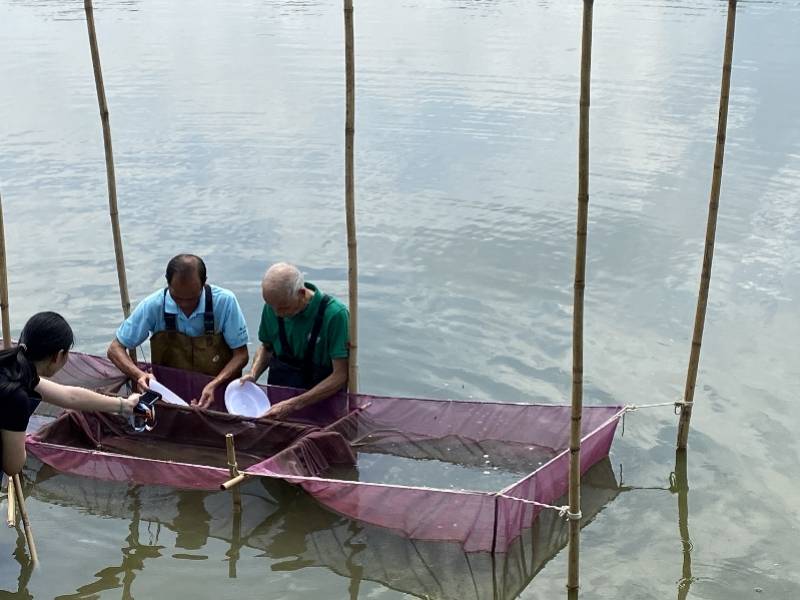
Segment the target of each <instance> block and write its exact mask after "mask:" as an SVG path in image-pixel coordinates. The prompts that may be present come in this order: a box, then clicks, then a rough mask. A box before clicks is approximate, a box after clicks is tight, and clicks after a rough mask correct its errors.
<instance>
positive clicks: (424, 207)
mask: <svg viewBox="0 0 800 600" xmlns="http://www.w3.org/2000/svg"><path fill="white" fill-rule="evenodd" d="M97 4H98V5H97V7H96V20H97V26H98V37H99V43H100V49H101V55H102V60H103V68H104V71H105V81H106V91H107V95H108V101H109V106H110V110H111V125H112V132H113V140H114V151H115V157H116V165H117V178H118V189H119V202H120V218H121V225H122V231H123V236H124V242H125V252H126V262H127V265H128V281H129V286H130V293H131V297H132V298H133V299H134V301H135V300H137V299H140V298H142V297H144V296H145V295H146V294H148V293H150V292H151V291H152V290H153V289H155V288H156V287H159V286H161V285H162V284H163V279H162V277H163V269H164V267H165V265H166V262H167V260H168V259H169V257H170V256H172V255H173V254H175V253H177V252H187V251H189V252H195V253H198V254H201V255H203V256H204V257H205V258H206V261H207V263H208V267H209V275H210V278H211V280H212V281H213V282H215V283H217V284H220V285H224V286H226V287H229V288H231V289H232V290H234V291H235V292H236V294H237V295H238V297H239V299H240V302H241V304H242V307H243V309H244V311H245V314H246V316H247V319H248V323H249V326H250V328H251V339H252V340H255V332H256V329H257V325H258V316H259V313H260V297H259V290H258V282H259V279H260V276H261V274H262V273H263V270H264V269H265V268H266V267H267V266H268V264H269V263H270V262H272V261H276V260H289V261H293V262H295V263H297V264H299V265H300V266H301V268H302V269H303V270H304V271H305V272H306V273H307V275H308V278H309V279H310V280H311V281H313V282H315V283H317V284H319V285H320V286H321V287H322V288H323V289H324V290H325V291H327V292H329V293H332V294H335V295H338V296H339V297H341V298H346V292H347V268H346V245H345V226H344V210H343V187H344V181H343V162H344V157H343V146H344V145H343V132H344V123H343V119H344V72H343V52H342V46H343V31H342V29H343V25H342V13H341V5H340V4H339V3H337V2H334V1H332V0H308V1H302V2H301V1H284V2H270V3H263V2H255V1H252V0H243V1H241V2H236V3H228V4H223V3H214V2H209V1H207V0H200V1H198V2H195V3H192V6H191V9H189V7H184V6H182V5H180V4H179V3H174V2H167V1H166V0H142V1H137V0H127V1H108V2H98V3H97ZM580 8H581V7H580V3H578V2H573V3H564V2H549V1H546V0H545V1H541V2H536V3H533V2H522V1H519V0H506V1H500V0H493V1H485V2H477V1H469V0H426V1H424V2H422V1H420V0H404V1H402V2H359V3H357V4H356V12H355V27H356V35H355V42H356V60H357V85H358V97H357V122H356V195H357V203H358V231H359V253H360V254H359V255H360V292H361V304H360V310H361V312H360V316H361V323H360V325H361V339H360V348H361V352H360V373H361V381H360V386H361V389H363V390H365V391H369V392H372V393H376V394H396V395H403V396H421V397H434V398H454V399H470V398H472V399H484V400H505V401H516V402H549V403H565V402H568V400H569V393H570V372H571V350H570V348H571V333H570V332H571V306H572V291H571V286H572V273H573V260H574V259H573V246H574V229H575V224H574V222H575V196H576V157H577V122H578V119H577V116H578V113H577V99H578V84H579V81H578V62H579V54H580V48H579V46H580ZM725 10H726V9H725V4H724V3H722V2H710V1H708V2H696V1H684V2H664V1H662V0H654V1H652V2H646V3H642V2H635V1H633V0H626V1H622V0H610V1H608V2H597V3H595V30H594V56H593V65H592V66H593V95H592V113H591V126H592V129H591V151H592V155H591V184H590V186H591V189H590V193H591V201H590V228H589V248H588V271H587V273H588V280H587V291H586V330H585V335H586V348H585V386H586V388H585V401H586V403H587V404H607V403H636V404H642V403H657V402H669V401H672V400H675V399H677V398H679V397H680V396H681V394H682V390H683V382H684V379H685V371H686V363H687V360H688V354H689V342H690V336H691V328H692V323H693V318H694V307H695V302H696V293H697V287H698V279H699V271H700V262H701V258H702V253H703V235H704V232H705V220H706V211H707V199H708V188H709V183H710V178H711V166H712V160H713V150H714V140H715V135H716V133H715V128H716V115H717V107H718V94H719V91H718V90H719V79H720V63H721V55H722V40H723V34H724V27H725ZM798 31H800V7H798V5H797V3H796V2H792V1H784V2H741V3H740V4H739V17H738V21H737V30H736V48H735V51H734V66H733V80H732V89H731V105H730V115H729V127H728V145H727V151H726V157H725V171H724V180H723V188H722V199H721V207H720V216H719V224H718V231H717V246H716V255H715V262H714V271H713V280H712V285H711V295H710V302H709V310H708V318H707V321H706V335H705V338H704V344H703V354H702V359H701V364H700V373H699V377H698V387H697V393H696V401H697V405H696V408H695V411H694V418H693V430H692V433H691V439H690V444H691V449H690V453H689V456H688V466H687V469H686V475H687V478H686V479H687V482H686V483H687V484H688V488H687V486H677V485H671V483H670V482H671V481H672V483H673V484H674V482H675V481H676V479H677V478H676V477H672V478H671V477H670V476H671V474H672V473H673V471H674V472H676V473H680V472H681V469H680V468H678V467H679V465H678V466H676V464H675V454H674V450H673V448H674V439H675V433H676V431H675V430H676V418H675V416H674V415H673V414H672V412H671V410H670V409H669V408H662V409H651V410H648V411H641V412H639V413H635V414H633V415H631V416H629V417H628V419H627V423H626V431H625V435H624V437H619V436H618V438H617V440H616V441H615V443H614V446H613V448H612V462H613V465H614V469H615V470H617V472H618V471H619V465H622V467H623V469H622V472H623V475H622V484H623V485H625V486H628V489H629V491H627V492H625V493H621V492H614V493H613V494H612V493H609V494H607V495H606V496H603V497H602V498H603V501H602V502H600V506H601V507H602V510H601V511H600V512H599V514H597V516H596V517H595V518H594V520H593V521H592V522H591V523H590V524H589V525H588V526H587V527H586V528H584V530H583V538H582V583H583V595H584V597H587V598H607V599H617V598H636V599H638V598H659V599H660V598H669V597H678V598H687V597H688V598H705V599H712V600H723V599H724V600H730V599H733V600H736V599H739V598H752V597H754V596H755V595H757V594H759V592H758V591H757V590H761V594H760V595H759V597H761V596H763V597H765V598H767V597H769V598H795V597H800V576H798V573H800V558H798V553H797V551H796V550H797V539H798V533H799V532H798V522H800V512H798V508H797V504H796V502H795V498H796V497H797V496H798V495H799V494H800V483H798V480H797V477H796V476H795V475H794V473H795V472H796V470H797V464H798V463H799V462H800V443H799V442H798V438H797V436H796V435H795V433H794V432H795V430H796V429H797V425H798V422H799V420H800V409H798V404H797V402H796V399H797V397H798V396H799V395H800V367H799V366H798V364H799V363H798V361H797V339H799V338H800V318H798V314H800V276H799V275H800V233H798V232H799V231H800V229H798V227H797V222H798V216H800V208H798V206H800V205H798V200H797V194H798V189H800V113H799V112H798V111H797V96H798V85H797V82H796V74H797V72H798V68H800V41H798V40H800V36H798V35H797V32H798ZM0 89H2V93H0V117H2V118H0V193H2V195H3V208H4V210H5V223H6V235H7V245H8V264H9V288H10V295H11V316H12V328H13V330H14V332H15V333H17V332H18V331H19V329H20V328H21V326H22V324H23V323H24V321H25V319H26V318H27V317H28V316H30V315H31V314H32V313H34V312H36V311H38V310H46V309H56V310H59V311H60V312H62V313H63V314H64V315H65V316H66V317H67V318H68V320H69V321H70V322H71V323H72V324H73V326H74V328H75V330H76V332H77V335H78V347H79V348H80V349H81V350H85V351H90V352H104V350H105V347H106V346H107V344H108V342H109V340H110V339H111V336H112V335H113V331H114V328H115V327H116V326H117V324H118V322H119V319H120V314H121V313H120V308H119V295H118V292H117V287H116V274H115V267H114V253H113V247H112V243H111V232H110V227H109V218H108V205H107V199H106V190H105V170H104V158H103V145H102V138H101V132H100V122H99V117H98V111H97V104H96V98H95V90H94V82H93V79H92V70H91V62H90V56H89V50H88V43H87V36H86V27H85V22H84V16H83V10H82V3H81V2H78V1H75V0H70V1H66V2H64V1H32V0H0ZM35 473H38V471H31V472H30V475H31V477H34V476H35ZM36 477H37V479H35V480H34V481H35V483H34V485H33V489H32V490H30V494H31V496H32V497H31V500H30V501H29V507H28V508H29V511H30V512H31V516H32V518H33V519H34V524H35V531H36V534H37V542H38V546H39V553H40V555H41V556H42V560H43V563H44V564H45V565H46V568H45V569H43V570H42V571H41V572H39V573H33V574H31V573H30V572H29V571H28V570H27V567H26V566H25V564H26V563H25V559H24V554H23V553H22V552H21V551H20V550H19V549H18V548H17V539H16V537H15V536H14V534H13V532H12V531H8V532H4V533H3V534H2V535H0V557H2V559H0V589H2V590H7V591H8V592H9V593H10V597H13V598H31V597H32V598H52V597H59V598H119V597H124V598H133V597H137V596H138V597H141V598H156V597H164V596H165V595H167V594H168V595H169V596H171V597H175V598H190V597H206V596H212V595H213V596H215V597H232V596H236V597H243V598H244V597H254V596H263V595H265V594H267V595H269V597H271V598H299V597H307V598H331V597H336V598H338V597H344V598H348V597H350V598H352V597H378V598H396V597H402V596H403V595H405V594H416V595H418V596H425V595H427V596H429V597H433V598H441V597H448V594H449V593H450V591H452V590H453V589H454V588H453V587H452V586H450V585H449V584H445V582H444V579H445V578H447V577H450V578H451V579H452V578H454V574H455V575H456V577H455V579H458V580H461V579H463V578H462V577H461V575H462V574H463V573H465V572H470V570H469V568H470V566H475V564H476V563H474V562H472V563H471V562H470V561H479V560H481V559H478V558H474V559H473V558H470V557H465V556H464V555H463V554H461V555H459V554H457V553H456V554H449V553H447V552H441V553H440V554H441V555H442V556H443V557H446V558H439V559H434V558H431V559H430V561H427V559H426V561H422V563H414V564H417V566H419V565H420V564H422V565H424V566H425V567H426V568H429V572H430V573H434V574H441V575H440V579H438V580H437V579H436V578H435V577H434V578H426V579H424V580H421V581H424V584H421V585H416V586H410V585H405V587H404V586H403V585H401V580H400V579H398V578H397V577H395V576H394V575H393V574H392V571H391V569H388V568H387V567H386V566H387V565H388V564H391V565H393V566H394V567H397V568H406V570H407V571H408V570H409V569H412V567H411V566H409V565H411V564H412V562H411V561H413V560H416V559H414V558H412V557H420V556H426V557H428V556H434V555H435V554H436V551H433V550H432V551H430V552H431V554H430V555H428V554H424V552H427V550H425V551H423V550H419V549H418V548H417V549H416V550H415V549H414V546H413V545H412V546H410V547H409V546H408V545H403V544H398V545H394V542H390V541H387V538H385V537H380V538H379V539H378V538H374V537H372V536H371V535H367V534H364V533H363V531H360V530H359V531H355V530H353V529H352V528H353V527H357V525H354V524H351V523H345V524H340V523H338V522H337V523H336V524H331V522H330V521H328V520H326V519H328V517H324V516H320V515H319V514H318V513H315V512H313V509H310V508H306V507H305V506H303V507H301V508H300V509H299V510H298V511H296V512H291V513H290V516H288V517H287V516H283V517H279V518H276V519H273V520H270V515H271V512H270V511H271V510H272V508H269V509H268V508H267V507H272V506H273V505H274V506H277V507H278V508H279V509H280V510H288V509H287V503H292V502H300V501H298V500H293V499H292V498H293V497H291V496H290V497H289V498H277V499H276V498H274V497H273V496H272V495H271V494H266V495H264V494H260V491H259V494H257V496H258V498H259V499H258V500H253V501H252V502H251V503H250V504H251V506H250V507H248V505H245V510H244V511H243V513H242V515H241V523H240V525H241V527H240V528H239V530H240V534H241V536H247V535H255V534H254V533H253V532H258V531H263V532H265V533H264V535H266V536H267V537H268V538H269V540H270V542H269V543H270V551H269V552H265V551H264V550H263V548H264V547H265V544H263V543H259V544H252V545H248V544H246V543H245V544H237V543H235V542H234V543H233V544H232V543H231V540H234V538H235V536H233V535H232V534H230V535H228V537H227V538H224V537H222V536H217V537H215V536H214V535H206V531H207V529H208V528H209V527H212V526H213V527H217V526H218V525H219V521H220V519H225V518H231V519H232V518H233V517H232V516H231V513H230V512H229V509H230V504H229V497H228V496H226V495H224V494H222V495H212V496H211V498H213V500H208V499H203V500H202V501H200V500H198V497H197V496H195V495H192V494H188V495H187V494H186V493H184V492H178V491H175V490H168V489H159V490H147V489H141V488H133V489H128V488H127V487H123V488H121V489H118V488H116V487H114V486H109V485H108V484H103V483H99V482H91V483H89V482H87V481H77V480H74V479H70V478H65V477H63V476H54V477H50V479H49V480H48V481H50V482H55V483H58V482H62V481H64V480H66V481H65V482H64V483H63V484H59V485H60V486H61V487H60V488H59V489H61V491H62V492H63V493H59V494H51V493H50V492H49V491H48V487H47V485H46V484H47V482H46V481H40V480H41V477H38V476H36ZM616 483H620V482H619V474H617V476H616ZM612 487H613V486H612ZM631 488H635V489H631ZM638 488H648V489H638ZM649 488H652V489H649ZM606 489H607V488H606ZM673 492H674V493H673ZM103 499H106V509H101V508H98V507H97V504H98V502H100V503H102V502H103ZM118 506H122V507H124V509H123V510H121V509H119V508H113V507H118ZM157 507H176V508H175V509H174V516H177V517H178V518H177V519H173V518H171V517H169V516H166V517H165V516H163V515H160V516H159V515H157V514H155V513H156V512H157V511H156V510H155V509H156V508H157ZM253 507H258V508H253ZM170 510H172V509H170ZM679 513H680V515H681V516H682V517H683V518H682V519H681V526H680V527H679V523H678V518H679ZM281 514H283V513H281ZM225 515H227V517H226V516H225ZM315 515H316V516H315ZM689 515H690V518H689ZM165 523H168V524H169V525H168V526H167V525H163V526H162V524H165ZM265 523H266V525H265ZM559 523H560V521H558V520H557V519H553V520H551V521H547V522H543V523H542V524H541V526H540V527H539V529H537V531H538V534H539V535H543V534H544V532H543V531H542V529H546V528H547V527H552V528H557V527H560V525H559ZM228 525H231V523H228ZM226 526H227V525H226ZM259 528H261V529H259ZM230 531H233V528H230ZM309 531H313V532H319V531H322V532H327V533H324V534H319V535H323V536H328V537H326V539H329V540H330V539H332V540H338V542H337V544H338V545H326V546H324V548H325V549H326V550H325V552H322V553H321V554H322V555H324V556H333V555H334V554H335V551H334V550H333V548H336V547H338V548H339V551H340V554H338V555H336V556H337V560H336V561H333V562H325V561H324V560H319V559H318V557H319V556H320V553H319V552H312V550H319V549H320V548H322V547H323V546H321V545H317V542H316V541H315V540H318V539H319V536H318V534H316V533H315V534H313V535H311V534H309V533H308V532H309ZM342 531H350V534H348V535H345V536H343V535H340V534H341V532H342ZM550 533H551V534H552V535H548V536H547V539H548V540H551V541H552V540H555V539H556V538H558V535H557V533H558V530H552V531H550ZM376 539H377V540H378V541H376ZM551 545H552V547H553V548H554V557H551V556H550V555H547V560H544V558H545V557H542V560H541V561H540V562H536V561H535V560H533V558H532V555H530V553H528V554H526V556H528V558H531V560H532V561H533V562H530V563H529V566H531V567H532V568H531V569H527V570H525V571H524V574H523V575H522V576H521V577H520V580H521V584H520V586H518V587H524V588H525V589H524V592H522V594H521V597H523V598H543V599H549V598H554V597H561V596H562V595H563V594H564V592H563V586H564V581H565V574H566V556H565V554H566V553H565V552H557V549H558V544H556V543H553V544H551ZM343 548H344V550H343ZM376 548H391V552H389V553H388V554H381V553H380V552H379V551H378V550H376ZM689 548H691V553H689V552H688V549H689ZM315 557H317V558H315ZM376 557H378V558H382V560H381V561H378V560H372V559H373V558H376ZM339 559H341V560H339ZM437 560H438V561H439V562H436V561H437ZM522 562H523V563H524V562H525V561H522ZM534 563H535V564H536V565H538V566H537V567H535V568H533V567H534ZM404 565H405V567H404ZM687 567H688V568H687ZM534 572H536V573H537V574H536V576H535V577H533V573H534ZM472 573H477V575H476V577H477V578H478V580H480V581H481V582H483V583H481V584H474V585H473V586H472V588H471V589H472V590H473V592H472V595H473V597H482V596H484V597H485V590H494V591H495V592H496V591H497V589H498V588H496V587H494V588H493V587H492V586H491V585H490V584H489V583H491V581H492V572H491V571H486V570H483V569H479V568H475V569H473V570H472ZM459 578H460V579H459ZM485 580H486V581H488V582H489V583H486V581H485ZM437 581H438V583H437ZM469 581H475V579H469ZM484 583H486V585H484ZM448 590H450V591H448ZM502 590H505V591H503V593H506V591H508V590H512V591H508V592H507V593H509V594H512V595H513V593H516V590H517V588H516V587H514V586H511V585H509V586H507V587H503V588H502ZM458 594H461V595H460V596H459V597H468V595H467V593H466V592H463V590H460V591H458ZM489 597H491V596H489Z"/></svg>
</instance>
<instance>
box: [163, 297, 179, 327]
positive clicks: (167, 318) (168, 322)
mask: <svg viewBox="0 0 800 600" xmlns="http://www.w3.org/2000/svg"><path fill="white" fill-rule="evenodd" d="M167 289H168V288H164V297H163V298H162V299H161V311H162V312H163V313H164V325H165V327H164V328H165V329H166V330H167V331H178V315H176V314H175V313H168V312H167Z"/></svg>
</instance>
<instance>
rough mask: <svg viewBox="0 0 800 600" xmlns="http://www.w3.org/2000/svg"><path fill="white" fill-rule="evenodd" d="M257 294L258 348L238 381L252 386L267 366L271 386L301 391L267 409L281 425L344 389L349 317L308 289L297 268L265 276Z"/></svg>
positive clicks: (283, 267)
mask: <svg viewBox="0 0 800 600" xmlns="http://www.w3.org/2000/svg"><path fill="white" fill-rule="evenodd" d="M261 294H262V296H263V297H264V309H263V310H262V311H261V324H260V326H259V328H258V339H259V340H260V341H261V345H260V346H259V347H258V350H256V355H255V358H254V359H253V366H252V369H251V370H250V373H248V374H247V375H245V376H243V377H242V378H241V381H242V382H245V381H256V380H257V379H258V378H259V377H260V376H261V374H262V373H263V372H264V371H265V370H266V368H267V366H269V376H268V378H267V383H268V384H269V385H282V386H287V387H293V388H299V389H302V390H305V391H304V392H302V393H301V394H298V395H297V396H295V397H293V398H291V399H289V400H286V401H284V402H279V403H278V404H275V405H274V406H273V407H272V408H270V410H269V411H268V413H267V414H268V415H269V416H270V417H272V418H276V419H279V418H282V417H286V416H287V415H289V414H290V413H292V412H294V411H296V410H297V409H299V408H303V407H306V406H309V405H311V404H314V403H316V402H319V401H320V400H324V399H325V398H328V397H330V396H332V395H333V394H335V393H336V392H338V391H339V390H340V389H342V388H343V387H344V386H345V385H346V384H347V367H348V365H347V361H348V358H347V357H348V331H349V321H350V315H349V313H348V311H347V307H346V306H345V305H344V304H342V303H341V302H339V301H338V300H337V299H336V298H334V297H332V296H328V295H327V294H323V293H322V292H321V291H320V290H318V289H317V288H316V287H315V286H314V285H313V284H311V283H306V282H305V281H304V279H303V274H302V273H301V272H300V271H299V270H298V269H297V267H295V266H293V265H290V264H287V263H277V264H274V265H272V266H271V267H270V268H269V269H268V270H267V272H266V274H265V275H264V279H263V281H262V282H261Z"/></svg>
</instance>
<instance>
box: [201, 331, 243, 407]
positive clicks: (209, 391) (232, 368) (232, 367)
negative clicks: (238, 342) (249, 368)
mask: <svg viewBox="0 0 800 600" xmlns="http://www.w3.org/2000/svg"><path fill="white" fill-rule="evenodd" d="M249 359H250V354H249V353H248V352H247V346H241V347H239V348H234V349H233V356H231V359H230V360H229V361H228V363H227V364H226V365H225V366H224V367H222V370H221V371H220V372H219V374H218V375H217V376H216V377H214V379H212V380H211V381H209V382H208V383H207V384H206V386H205V387H204V388H203V392H202V394H200V398H198V399H197V400H192V404H196V405H197V406H199V407H200V408H208V407H209V406H210V404H211V403H212V402H213V401H214V391H215V390H216V389H217V388H218V387H219V386H220V385H221V384H223V383H225V382H227V381H230V380H231V379H233V378H235V377H237V376H238V375H239V373H241V372H242V369H243V368H244V366H245V365H246V364H247V361H248V360H249Z"/></svg>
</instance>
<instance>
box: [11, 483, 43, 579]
mask: <svg viewBox="0 0 800 600" xmlns="http://www.w3.org/2000/svg"><path fill="white" fill-rule="evenodd" d="M14 494H15V495H16V497H17V506H19V514H20V516H21V517H22V526H23V528H24V530H25V540H26V541H27V542H28V551H29V552H30V554H31V562H32V563H33V566H34V567H35V566H37V565H38V564H39V554H38V553H37V552H36V543H35V542H34V541H33V531H32V530H31V521H30V519H28V509H27V508H25V496H23V495H22V483H21V482H20V479H19V475H14Z"/></svg>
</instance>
